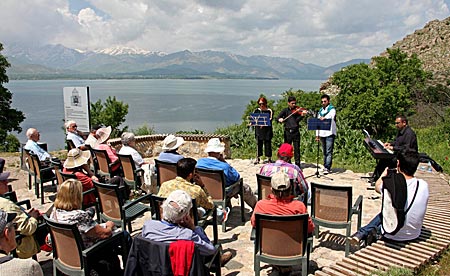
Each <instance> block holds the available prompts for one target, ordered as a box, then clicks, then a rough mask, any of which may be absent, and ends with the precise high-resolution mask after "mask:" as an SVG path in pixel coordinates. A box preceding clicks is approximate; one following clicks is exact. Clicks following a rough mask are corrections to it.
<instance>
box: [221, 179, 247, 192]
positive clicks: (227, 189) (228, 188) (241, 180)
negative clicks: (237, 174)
mask: <svg viewBox="0 0 450 276" xmlns="http://www.w3.org/2000/svg"><path fill="white" fill-rule="evenodd" d="M236 186H241V189H242V187H243V186H244V179H243V178H242V177H241V178H239V180H238V181H236V182H234V183H233V184H231V185H230V186H228V187H225V192H226V193H228V192H229V191H231V190H233V188H234V187H236Z"/></svg>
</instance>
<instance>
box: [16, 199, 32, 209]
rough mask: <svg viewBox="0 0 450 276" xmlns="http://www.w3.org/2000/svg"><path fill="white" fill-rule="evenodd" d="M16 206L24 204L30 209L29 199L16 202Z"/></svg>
mask: <svg viewBox="0 0 450 276" xmlns="http://www.w3.org/2000/svg"><path fill="white" fill-rule="evenodd" d="M16 205H17V206H22V205H25V206H26V207H27V209H31V201H30V200H29V199H25V200H21V201H17V202H16Z"/></svg>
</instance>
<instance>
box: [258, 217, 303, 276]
mask: <svg viewBox="0 0 450 276" xmlns="http://www.w3.org/2000/svg"><path fill="white" fill-rule="evenodd" d="M308 217H309V216H308V214H301V215H289V216H287V215H286V216H274V215H266V214H258V213H256V214H255V219H256V228H255V229H256V239H255V255H254V270H255V275H259V274H260V271H261V266H260V262H265V263H269V264H272V265H281V266H293V265H298V264H299V263H300V262H301V264H302V275H304V276H306V275H308V266H309V254H310V249H311V248H312V237H310V238H308Z"/></svg>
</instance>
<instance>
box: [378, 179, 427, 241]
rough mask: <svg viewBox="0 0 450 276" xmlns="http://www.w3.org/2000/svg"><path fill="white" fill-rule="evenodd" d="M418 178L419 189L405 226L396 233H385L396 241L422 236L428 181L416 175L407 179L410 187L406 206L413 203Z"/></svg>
mask: <svg viewBox="0 0 450 276" xmlns="http://www.w3.org/2000/svg"><path fill="white" fill-rule="evenodd" d="M417 180H418V181H419V189H418V190H417V195H416V198H415V199H414V202H413V204H412V206H411V208H410V209H409V211H408V213H407V214H406V218H405V225H403V227H402V228H401V229H400V230H399V231H398V232H397V233H396V234H395V235H389V234H383V236H384V237H386V238H388V239H391V240H396V241H408V240H413V239H415V238H417V237H419V236H420V231H421V229H422V224H423V218H424V217H425V213H426V211H427V204H428V196H429V194H428V183H427V182H425V181H424V180H422V179H417V178H415V177H414V178H411V179H408V180H406V185H407V188H408V202H407V203H406V206H405V207H406V208H408V207H409V206H410V205H411V201H412V199H413V197H414V193H415V191H416V187H417ZM381 229H383V228H381Z"/></svg>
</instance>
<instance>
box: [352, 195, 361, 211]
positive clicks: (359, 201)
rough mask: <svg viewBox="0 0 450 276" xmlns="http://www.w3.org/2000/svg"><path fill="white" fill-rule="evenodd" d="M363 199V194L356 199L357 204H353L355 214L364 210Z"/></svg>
mask: <svg viewBox="0 0 450 276" xmlns="http://www.w3.org/2000/svg"><path fill="white" fill-rule="evenodd" d="M362 201H363V196H362V195H360V196H358V198H357V199H356V201H355V204H353V207H352V214H355V213H357V212H359V211H360V210H362Z"/></svg>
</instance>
